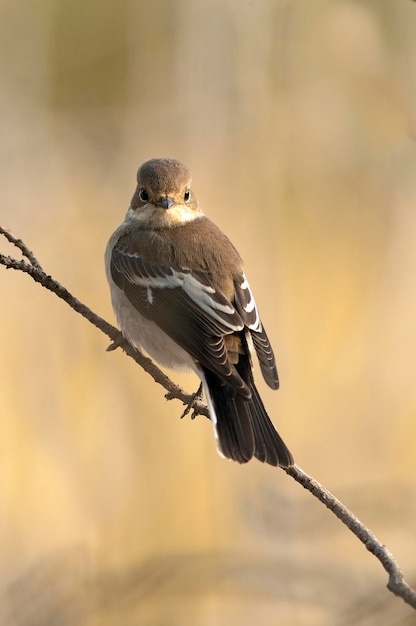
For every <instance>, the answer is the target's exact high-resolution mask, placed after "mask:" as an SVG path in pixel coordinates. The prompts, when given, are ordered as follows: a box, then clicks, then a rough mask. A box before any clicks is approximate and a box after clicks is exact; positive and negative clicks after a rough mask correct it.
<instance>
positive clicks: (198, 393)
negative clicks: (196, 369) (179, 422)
mask: <svg viewBox="0 0 416 626" xmlns="http://www.w3.org/2000/svg"><path fill="white" fill-rule="evenodd" d="M200 400H202V383H200V384H199V387H198V389H197V390H196V392H195V393H194V394H192V396H191V400H190V402H189V404H188V405H187V407H186V408H185V410H184V412H183V413H182V415H181V419H183V418H184V417H185V416H186V415H188V413H189V412H190V411H191V410H192V409H193V407H194V406H195V402H199V401H200ZM195 417H196V414H195V411H193V413H192V415H191V420H193V419H195Z"/></svg>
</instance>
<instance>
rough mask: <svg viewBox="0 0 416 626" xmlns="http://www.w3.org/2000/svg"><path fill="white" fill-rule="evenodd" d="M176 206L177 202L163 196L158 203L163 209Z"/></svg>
mask: <svg viewBox="0 0 416 626" xmlns="http://www.w3.org/2000/svg"><path fill="white" fill-rule="evenodd" d="M174 204H175V200H173V199H172V198H168V197H167V196H162V197H161V198H159V200H158V201H157V202H156V206H160V207H161V208H162V209H170V207H171V206H173V205H174Z"/></svg>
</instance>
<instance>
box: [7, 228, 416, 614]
mask: <svg viewBox="0 0 416 626" xmlns="http://www.w3.org/2000/svg"><path fill="white" fill-rule="evenodd" d="M0 235H3V236H4V237H5V238H6V239H7V241H8V242H9V243H11V244H12V245H14V246H15V247H16V248H18V249H19V250H20V252H21V253H22V255H23V257H24V259H27V260H24V259H15V258H13V257H10V256H6V255H4V254H0V265H4V266H5V267H6V269H14V270H19V271H21V272H25V273H26V274H29V276H31V278H33V280H34V281H36V282H37V283H40V284H41V285H42V286H43V287H45V288H46V289H49V291H52V292H53V293H54V294H56V295H57V296H58V297H59V298H62V300H64V301H65V302H66V303H67V304H69V306H70V307H71V308H73V309H74V311H76V312H77V313H80V314H81V315H82V316H83V317H85V318H86V319H87V320H88V321H89V322H91V324H94V326H96V327H97V328H99V329H100V330H101V331H102V332H103V333H104V334H105V335H107V336H108V337H109V338H110V339H111V340H112V342H113V343H112V344H111V345H110V346H109V348H108V350H114V349H116V348H121V349H122V350H123V351H124V352H125V353H126V354H127V355H128V356H129V357H130V358H132V359H133V360H134V361H135V362H136V363H137V364H138V365H140V367H142V368H143V369H144V370H145V371H146V372H147V373H148V374H150V376H152V378H153V380H154V381H155V382H156V383H158V384H159V385H162V387H164V388H165V389H166V391H167V393H166V394H165V397H166V398H167V399H168V400H171V399H173V398H176V399H177V400H180V401H181V402H182V403H183V404H184V405H186V406H187V408H186V409H185V411H184V413H183V415H186V414H187V413H188V412H189V410H190V409H191V408H192V417H195V416H196V415H204V416H205V417H209V413H208V408H207V406H206V404H204V403H203V402H201V401H200V400H199V394H198V392H197V393H196V394H188V393H186V392H185V391H184V390H183V389H182V388H181V387H180V386H179V385H176V384H175V383H174V382H173V381H171V380H170V378H169V377H168V376H166V374H164V373H163V372H162V370H160V369H159V368H158V367H157V366H156V365H155V364H154V363H153V361H151V360H150V359H148V358H147V357H145V356H144V355H143V354H142V353H141V352H140V351H139V350H137V349H136V348H134V347H133V346H132V345H131V344H130V343H129V342H128V341H127V340H126V339H125V338H124V337H123V335H122V333H121V332H120V331H119V330H118V329H117V328H115V327H114V326H112V325H111V324H109V323H108V322H106V321H105V320H103V319H102V318H101V317H99V316H98V315H97V314H96V313H94V312H93V311H91V309H89V308H88V307H87V306H85V304H83V303H82V302H80V301H79V300H77V298H75V297H74V296H73V295H72V294H71V293H70V292H69V291H68V290H67V289H65V287H63V286H62V285H61V284H60V283H58V282H57V281H56V280H54V279H53V278H52V277H51V276H49V275H48V274H46V272H45V271H44V270H43V268H42V266H41V265H40V263H39V261H38V260H37V259H36V257H35V255H34V254H33V252H31V251H30V250H29V248H28V247H27V246H26V244H25V243H24V242H23V241H22V240H21V239H17V238H16V237H15V236H14V235H12V234H11V233H10V232H9V231H7V230H6V229H4V228H2V227H1V226H0ZM284 471H285V472H286V473H287V474H289V476H291V477H292V478H293V479H294V480H296V482H298V483H299V484H301V485H302V487H304V488H305V489H307V490H308V491H309V492H310V493H311V494H312V495H313V496H314V497H315V498H318V500H320V502H322V503H323V504H324V505H325V506H326V507H327V508H328V509H329V510H330V511H331V512H332V513H333V514H334V515H336V517H338V519H340V520H341V522H342V523H343V524H345V526H347V528H349V530H351V532H352V533H353V534H354V535H355V536H356V537H357V538H358V539H359V540H360V541H361V542H362V543H363V544H364V545H365V547H366V548H367V550H369V552H371V553H372V554H374V556H375V557H376V558H377V559H378V560H379V561H380V563H381V564H382V566H383V567H384V569H385V570H386V572H387V573H388V574H389V580H388V584H387V588H388V589H389V590H390V591H391V592H392V593H394V594H395V595H396V596H399V597H400V598H402V599H403V600H404V601H405V602H406V603H407V604H409V605H410V606H412V607H413V608H414V609H416V591H415V590H414V589H412V588H411V587H410V586H409V585H408V584H407V583H406V581H405V580H404V578H403V574H402V572H401V571H400V568H399V566H398V564H397V562H396V561H395V559H394V558H393V556H392V555H391V554H390V552H389V551H388V550H387V548H386V547H385V546H384V545H383V544H381V543H380V542H379V541H378V539H377V538H376V537H375V535H374V534H373V533H372V532H371V531H370V530H369V529H368V528H366V526H364V524H362V523H361V522H360V520H359V519H358V518H357V517H356V516H355V515H354V514H353V513H352V512H351V511H349V510H348V509H347V508H346V507H345V506H344V505H343V504H342V502H340V501H339V500H338V499H337V498H336V497H335V496H333V495H332V494H331V493H330V492H329V491H328V490H327V489H325V487H323V486H322V485H321V484H320V483H318V482H317V481H316V480H314V479H313V478H312V477H311V476H308V474H305V472H304V471H303V470H302V469H301V468H300V467H297V466H296V465H295V466H293V467H289V468H284Z"/></svg>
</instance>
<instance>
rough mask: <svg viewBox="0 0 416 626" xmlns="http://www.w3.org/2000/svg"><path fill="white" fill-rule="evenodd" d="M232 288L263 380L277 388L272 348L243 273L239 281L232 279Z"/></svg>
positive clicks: (277, 382)
mask: <svg viewBox="0 0 416 626" xmlns="http://www.w3.org/2000/svg"><path fill="white" fill-rule="evenodd" d="M234 290H235V296H234V298H235V306H236V309H237V311H238V313H239V314H240V317H241V319H242V320H243V322H244V324H245V326H246V327H247V328H248V329H249V330H250V334H251V338H252V340H253V345H254V348H255V351H256V354H257V358H258V360H259V363H260V368H261V371H262V374H263V377H264V380H265V381H266V383H267V384H268V385H269V387H271V388H272V389H278V388H279V377H278V374H277V368H276V361H275V358H274V354H273V349H272V346H271V345H270V341H269V338H268V336H267V334H266V331H265V330H264V327H263V325H262V323H261V320H260V316H259V312H258V310H257V306H256V302H255V300H254V296H253V293H252V291H251V289H250V285H249V284H248V281H247V278H246V277H245V275H244V274H241V278H240V280H239V281H234Z"/></svg>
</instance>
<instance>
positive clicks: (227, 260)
mask: <svg viewBox="0 0 416 626" xmlns="http://www.w3.org/2000/svg"><path fill="white" fill-rule="evenodd" d="M105 260H106V272H107V278H108V281H109V284H110V288H111V297H112V304H113V308H114V311H115V314H116V317H117V321H118V324H119V326H120V328H121V330H122V332H123V335H124V336H125V337H126V338H127V339H128V340H129V341H130V342H131V343H132V344H133V345H134V346H136V347H137V348H139V349H144V350H145V351H146V352H147V353H148V354H149V355H150V356H151V357H152V358H153V359H155V360H156V361H157V362H158V363H160V364H161V365H163V366H166V367H169V368H174V369H175V368H180V369H185V368H191V369H192V370H194V371H195V372H196V374H197V375H198V376H199V378H200V379H201V381H202V385H203V389H204V393H205V396H206V399H207V403H208V408H209V413H210V418H211V422H212V424H213V427H214V433H215V437H216V439H217V446H218V451H219V452H220V454H221V455H222V456H224V457H227V458H229V459H233V460H234V461H238V462H239V463H246V462H247V461H249V460H250V459H251V458H252V457H253V456H255V457H257V459H259V460H260V461H263V462H265V463H270V465H280V466H281V467H288V466H290V465H293V458H292V455H291V453H290V452H289V450H288V449H287V447H286V445H285V444H284V442H283V441H282V439H281V437H280V436H279V435H278V433H277V432H276V430H275V428H274V426H273V424H272V422H271V421H270V419H269V417H268V415H267V413H266V410H265V408H264V406H263V402H262V401H261V398H260V396H259V393H258V391H257V389H256V387H255V384H254V379H253V372H252V361H251V357H252V355H253V354H254V353H256V354H257V358H258V360H259V363H260V368H261V371H262V373H263V377H264V379H265V381H266V383H267V384H268V385H269V386H270V387H271V388H272V389H277V388H278V386H279V380H278V376H277V370H276V363H275V358H274V355H273V351H272V348H271V346H270V343H269V340H268V338H267V335H266V331H265V330H264V328H263V326H262V323H261V321H260V317H259V313H258V310H257V307H256V303H255V301H254V298H253V294H252V292H251V289H250V287H249V284H248V282H247V279H246V277H245V275H244V272H243V269H242V260H241V257H240V255H239V254H238V252H237V250H236V249H235V248H234V246H233V244H232V243H231V242H230V240H229V239H228V238H227V237H226V236H225V235H224V233H223V232H222V231H221V230H220V229H219V228H218V227H217V226H215V224H213V223H212V222H211V221H210V220H209V219H208V218H207V217H206V216H205V215H204V213H203V212H202V210H201V209H200V208H199V204H198V201H197V200H196V198H195V196H194V194H193V192H192V190H191V175H190V172H189V170H188V169H187V168H186V167H185V165H183V164H182V163H180V162H179V161H176V160H174V159H151V160H150V161H146V162H145V163H143V165H142V166H141V167H140V168H139V170H138V173H137V188H136V191H135V193H134V195H133V198H132V200H131V204H130V207H129V209H128V211H127V214H126V217H125V220H124V222H123V223H122V224H121V226H120V227H119V228H117V230H116V231H115V232H114V233H113V235H112V236H111V238H110V240H109V242H108V244H107V249H106V254H105Z"/></svg>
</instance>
